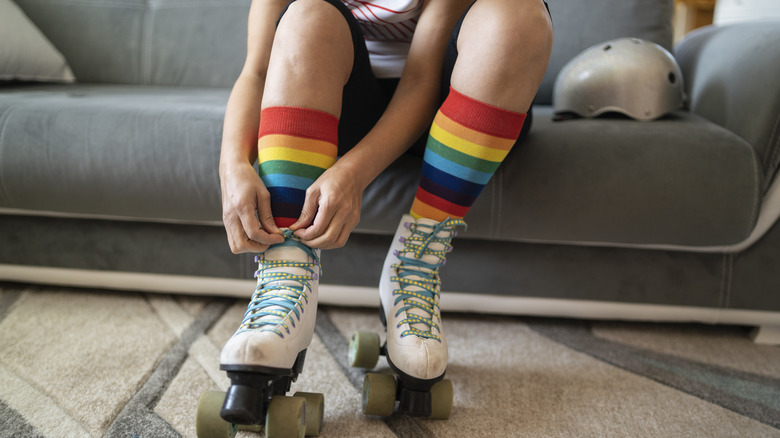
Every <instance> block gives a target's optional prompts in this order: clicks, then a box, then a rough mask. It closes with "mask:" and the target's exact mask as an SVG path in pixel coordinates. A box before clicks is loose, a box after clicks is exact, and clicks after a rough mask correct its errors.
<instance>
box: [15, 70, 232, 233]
mask: <svg viewBox="0 0 780 438" xmlns="http://www.w3.org/2000/svg"><path fill="white" fill-rule="evenodd" d="M228 93H229V90H228V89H209V88H203V89H192V88H175V87H139V86H108V85H98V86H96V85H89V86H85V85H61V86H55V85H49V86H21V87H16V88H11V89H7V88H4V89H3V92H2V93H0V208H4V209H18V210H28V211H44V212H56V213H70V214H79V215H92V216H118V217H121V218H128V219H154V220H182V221H187V222H200V221H217V222H218V221H219V220H220V219H221V215H220V194H219V177H218V169H217V166H216V163H217V162H218V160H219V149H220V141H221V137H222V119H223V117H224V112H225V104H226V102H227V97H228Z"/></svg>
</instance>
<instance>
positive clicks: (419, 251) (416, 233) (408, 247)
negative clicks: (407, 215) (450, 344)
mask: <svg viewBox="0 0 780 438" xmlns="http://www.w3.org/2000/svg"><path fill="white" fill-rule="evenodd" d="M405 226H406V227H407V228H409V230H410V231H411V235H410V236H409V237H406V238H402V240H401V242H402V243H403V244H404V249H402V250H398V251H396V252H395V256H396V257H398V260H400V263H396V264H394V265H392V268H393V269H395V270H396V274H397V275H395V276H393V277H391V278H390V281H393V282H397V283H398V284H399V286H400V289H396V290H394V291H393V295H395V296H396V300H395V304H398V303H399V302H401V301H403V304H404V305H403V306H402V307H401V308H400V309H399V310H398V313H396V316H398V315H400V314H401V313H402V312H406V318H405V319H402V320H401V321H399V323H398V324H399V325H403V324H409V329H408V330H405V331H404V332H403V333H401V337H402V338H403V337H406V336H410V335H415V336H419V337H422V338H427V339H435V340H437V341H439V342H441V338H440V337H439V335H437V334H436V333H433V329H434V328H435V329H436V332H440V331H441V330H440V327H439V325H438V324H437V323H436V321H435V320H437V319H440V315H439V312H440V311H439V287H440V286H441V280H440V279H439V268H440V267H441V266H443V265H444V264H446V263H447V260H446V259H445V258H446V256H447V254H448V253H449V252H450V251H452V245H451V244H450V242H451V241H452V238H453V237H454V236H455V234H456V233H455V231H454V228H455V227H456V226H463V227H465V226H466V222H464V221H463V220H462V219H449V218H447V220H445V221H443V222H440V223H438V224H436V225H428V224H421V223H407V224H405ZM441 231H449V232H448V233H447V235H446V236H444V237H440V236H439V233H440V232H441ZM432 243H438V244H440V245H441V248H442V249H432V248H430V245H431V244H432ZM426 255H430V256H435V257H436V260H437V261H436V262H429V261H425V260H423V256H426ZM429 260H430V258H429ZM412 286H415V287H416V289H415V290H410V287H412ZM412 309H420V310H422V311H423V312H425V313H426V314H428V315H429V316H428V317H424V316H421V315H418V314H416V313H412V312H408V310H412ZM412 324H422V325H424V326H427V327H428V330H427V331H426V330H421V329H419V328H417V327H413V326H412Z"/></svg>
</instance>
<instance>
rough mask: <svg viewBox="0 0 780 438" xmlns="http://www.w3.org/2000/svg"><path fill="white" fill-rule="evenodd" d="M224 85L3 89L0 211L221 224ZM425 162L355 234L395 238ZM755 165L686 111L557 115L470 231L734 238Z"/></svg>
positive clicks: (382, 197) (369, 193)
mask: <svg viewBox="0 0 780 438" xmlns="http://www.w3.org/2000/svg"><path fill="white" fill-rule="evenodd" d="M227 97H228V90H227V89H207V88H203V89H194V88H175V87H138V86H108V85H99V86H94V85H92V86H85V85H74V86H71V85H60V86H56V85H49V86H26V87H18V88H15V89H11V90H4V91H3V93H0V211H2V210H3V209H5V210H6V211H8V210H9V209H10V210H15V211H25V212H37V213H40V212H47V213H48V212H54V213H57V214H61V213H66V214H75V215H81V216H89V217H106V216H107V217H120V218H124V219H128V220H150V221H181V222H187V223H210V224H214V225H219V222H220V219H221V207H220V193H219V176H218V169H217V163H218V160H219V147H220V141H221V134H222V131H221V130H222V119H223V117H224V110H225V103H226V101H227ZM420 164H421V160H420V158H419V157H415V156H411V155H407V156H403V157H401V159H399V160H398V161H397V162H396V163H394V164H393V165H392V166H391V168H390V169H388V170H387V171H386V172H384V173H383V174H382V175H380V177H379V178H378V179H377V180H376V181H375V182H374V183H372V184H371V186H369V188H368V189H367V190H366V193H365V195H364V199H363V212H362V219H361V223H360V224H359V226H358V229H357V232H362V233H380V234H387V235H392V233H393V230H394V229H395V227H396V226H397V221H398V218H399V217H400V215H401V214H403V213H405V212H407V211H408V209H409V206H410V205H411V202H412V199H413V197H414V192H415V189H416V184H417V180H418V178H419V168H420ZM760 168H761V166H760V165H759V163H758V161H757V156H756V154H755V152H754V150H753V149H752V148H751V147H750V146H749V145H748V144H747V143H746V142H744V141H743V140H742V139H740V138H739V137H737V136H735V135H734V134H731V133H729V132H728V131H726V130H725V129H723V128H720V127H718V126H717V125H715V124H713V123H712V122H709V121H707V120H705V119H703V118H701V117H699V116H696V115H693V114H690V113H687V112H679V113H675V114H673V115H672V116H669V117H667V118H664V119H661V120H657V121H653V122H636V121H633V120H628V119H610V118H603V119H595V120H590V119H589V120H568V121H564V122H553V121H552V109H551V108H550V107H545V106H541V107H539V106H537V107H536V110H535V117H534V125H533V129H532V130H531V134H530V135H529V137H528V139H527V140H526V142H525V143H524V144H522V145H521V146H520V147H518V148H516V149H515V150H513V151H512V152H511V153H510V155H509V157H508V158H507V160H506V161H505V162H504V163H503V164H502V166H501V167H500V168H499V170H498V171H497V172H496V175H495V176H494V178H493V179H492V180H491V182H490V183H489V184H488V185H487V186H486V187H485V189H484V191H483V193H482V196H481V197H480V198H479V199H478V200H477V202H476V203H475V204H474V206H473V207H472V209H471V211H470V212H469V215H468V216H467V218H466V219H467V221H468V223H469V229H468V231H467V232H466V233H465V234H464V236H465V237H474V238H484V239H490V240H498V241H502V240H509V241H531V242H536V241H539V242H566V243H572V242H573V243H583V244H592V243H604V244H610V245H611V244H619V245H624V244H626V245H682V246H717V245H730V244H734V243H738V242H740V241H742V240H744V239H745V238H746V237H747V236H748V234H749V233H750V231H751V229H752V228H753V225H754V223H755V220H756V216H757V212H758V209H759V206H760V199H761V193H760V187H761V179H762V176H761V174H760V170H759V169H760Z"/></svg>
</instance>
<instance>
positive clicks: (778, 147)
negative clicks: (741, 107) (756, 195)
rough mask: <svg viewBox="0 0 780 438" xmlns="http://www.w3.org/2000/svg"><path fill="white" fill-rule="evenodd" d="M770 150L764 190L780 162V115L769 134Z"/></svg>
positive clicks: (765, 167) (765, 170)
mask: <svg viewBox="0 0 780 438" xmlns="http://www.w3.org/2000/svg"><path fill="white" fill-rule="evenodd" d="M768 150H769V157H768V159H767V162H766V163H765V164H764V176H765V177H766V181H765V182H764V187H763V190H764V192H766V190H767V189H769V186H770V185H771V181H772V176H774V174H775V173H776V171H777V167H778V164H780V115H778V116H777V118H775V126H774V128H772V133H771V134H770V136H769V145H768Z"/></svg>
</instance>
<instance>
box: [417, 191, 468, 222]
mask: <svg viewBox="0 0 780 438" xmlns="http://www.w3.org/2000/svg"><path fill="white" fill-rule="evenodd" d="M415 198H417V199H418V200H420V201H422V202H424V203H425V204H428V205H430V206H431V207H435V208H437V209H439V210H441V211H444V212H447V213H450V214H451V215H452V216H453V217H459V218H461V217H464V216H466V213H468V211H469V206H463V205H458V204H455V203H452V202H450V201H447V200H446V199H442V198H440V197H438V196H436V195H434V194H433V193H431V192H429V191H427V190H425V189H423V188H422V187H418V188H417V194H416V195H415Z"/></svg>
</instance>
